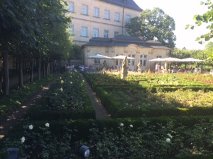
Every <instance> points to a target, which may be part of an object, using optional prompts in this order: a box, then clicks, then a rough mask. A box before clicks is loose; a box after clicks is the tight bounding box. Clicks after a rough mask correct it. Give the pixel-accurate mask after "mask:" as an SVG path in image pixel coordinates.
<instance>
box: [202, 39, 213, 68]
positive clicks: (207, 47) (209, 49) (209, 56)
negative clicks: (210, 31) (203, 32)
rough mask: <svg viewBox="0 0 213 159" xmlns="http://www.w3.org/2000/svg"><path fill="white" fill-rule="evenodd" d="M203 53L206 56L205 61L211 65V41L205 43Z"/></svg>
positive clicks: (212, 52) (212, 51)
mask: <svg viewBox="0 0 213 159" xmlns="http://www.w3.org/2000/svg"><path fill="white" fill-rule="evenodd" d="M204 54H205V56H206V57H207V59H206V60H207V61H206V62H207V63H208V64H210V65H213V42H209V43H208V44H207V45H206V48H205V50H204Z"/></svg>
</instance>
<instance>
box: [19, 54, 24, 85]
mask: <svg viewBox="0 0 213 159" xmlns="http://www.w3.org/2000/svg"><path fill="white" fill-rule="evenodd" d="M23 79H24V78H23V57H22V56H20V57H19V87H23V86H24V80H23Z"/></svg>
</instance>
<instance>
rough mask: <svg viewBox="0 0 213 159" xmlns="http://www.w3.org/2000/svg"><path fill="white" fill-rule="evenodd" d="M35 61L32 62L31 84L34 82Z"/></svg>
mask: <svg viewBox="0 0 213 159" xmlns="http://www.w3.org/2000/svg"><path fill="white" fill-rule="evenodd" d="M33 69H34V59H33V58H32V60H31V73H30V82H33V81H34V70H33Z"/></svg>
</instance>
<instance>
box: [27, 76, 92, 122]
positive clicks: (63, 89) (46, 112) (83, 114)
mask: <svg viewBox="0 0 213 159" xmlns="http://www.w3.org/2000/svg"><path fill="white" fill-rule="evenodd" d="M29 117H30V118H31V119H34V120H35V119H36V120H44V119H45V120H58V119H76V118H94V117H95V111H94V109H93V108H92V104H91V101H90V98H89V96H88V91H87V87H86V82H85V81H84V80H83V79H82V77H81V75H80V74H79V73H76V72H71V73H66V74H64V75H63V76H60V77H59V78H57V82H56V83H55V84H54V85H52V87H51V88H50V90H49V91H48V92H47V93H46V94H45V95H43V97H42V98H41V99H40V100H39V101H37V103H36V106H35V107H34V108H32V109H31V111H30V113H29Z"/></svg>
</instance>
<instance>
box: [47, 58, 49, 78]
mask: <svg viewBox="0 0 213 159" xmlns="http://www.w3.org/2000/svg"><path fill="white" fill-rule="evenodd" d="M49 74H50V62H49V61H48V63H47V76H48V75H49Z"/></svg>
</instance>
